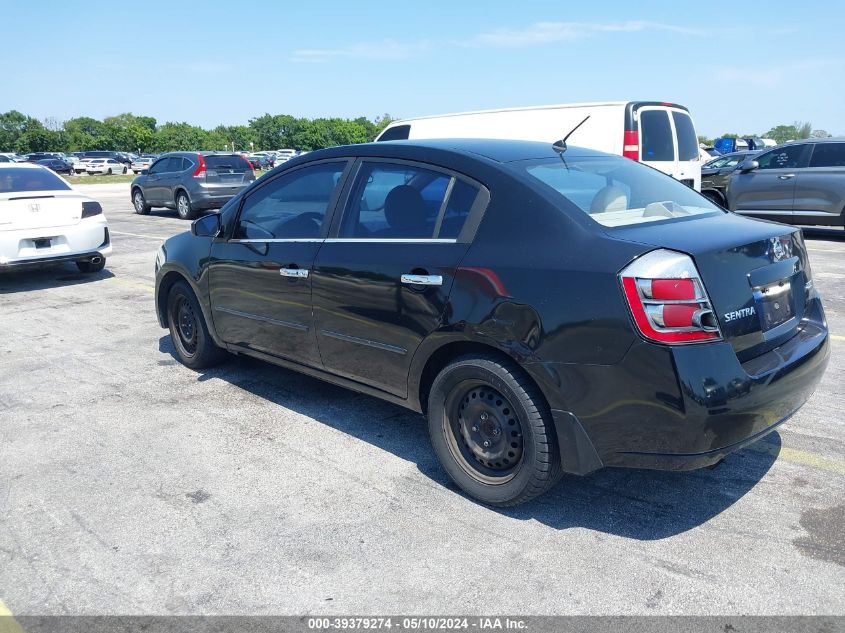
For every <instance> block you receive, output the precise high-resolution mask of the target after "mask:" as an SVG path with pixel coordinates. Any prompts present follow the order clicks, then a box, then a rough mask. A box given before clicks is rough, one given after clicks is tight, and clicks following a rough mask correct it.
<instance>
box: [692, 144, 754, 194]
mask: <svg viewBox="0 0 845 633" xmlns="http://www.w3.org/2000/svg"><path fill="white" fill-rule="evenodd" d="M759 153H760V150H747V151H743V152H732V153H730V154H724V155H722V156H717V157H716V158H714V159H713V160H708V161H707V162H706V163H704V164H703V165H702V166H701V194H702V195H703V196H704V197H706V198H707V199H708V200H710V201H712V202H715V203H716V204H718V205H719V206H720V207H725V208H727V202H726V200H727V197H726V195H725V191H726V190H727V188H728V181H729V180H730V179H731V175H732V174H733V173H734V172H735V171H736V168H737V167H739V164H740V163H741V162H742V161H744V160H745V159H746V158H752V157H754V156H756V155H757V154H759Z"/></svg>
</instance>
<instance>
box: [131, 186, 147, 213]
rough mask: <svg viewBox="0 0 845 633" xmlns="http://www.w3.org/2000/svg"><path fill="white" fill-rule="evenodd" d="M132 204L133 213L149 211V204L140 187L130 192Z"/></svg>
mask: <svg viewBox="0 0 845 633" xmlns="http://www.w3.org/2000/svg"><path fill="white" fill-rule="evenodd" d="M132 206H133V207H135V213H137V214H138V215H147V214H148V213H149V212H150V205H148V204H147V200H146V198H144V193H143V192H142V191H141V190H140V189H136V190H135V192H134V193H133V194H132Z"/></svg>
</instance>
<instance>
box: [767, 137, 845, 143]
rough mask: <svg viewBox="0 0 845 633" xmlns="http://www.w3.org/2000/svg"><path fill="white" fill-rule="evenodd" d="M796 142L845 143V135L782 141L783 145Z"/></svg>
mask: <svg viewBox="0 0 845 633" xmlns="http://www.w3.org/2000/svg"><path fill="white" fill-rule="evenodd" d="M795 143H845V136H831V137H829V138H798V139H795V140H794V141H788V142H786V143H782V145H794V144H795Z"/></svg>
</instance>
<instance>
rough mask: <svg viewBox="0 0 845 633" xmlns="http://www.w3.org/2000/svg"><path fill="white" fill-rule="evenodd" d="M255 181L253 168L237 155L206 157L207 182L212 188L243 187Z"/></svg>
mask: <svg viewBox="0 0 845 633" xmlns="http://www.w3.org/2000/svg"><path fill="white" fill-rule="evenodd" d="M253 180H255V173H254V172H253V171H252V167H250V166H249V163H247V162H246V160H244V158H243V157H241V156H238V155H236V154H231V155H228V154H212V155H209V156H206V157H205V182H206V185H209V186H211V187H215V186H220V187H241V186H243V185H245V184H248V183H250V182H252V181H253Z"/></svg>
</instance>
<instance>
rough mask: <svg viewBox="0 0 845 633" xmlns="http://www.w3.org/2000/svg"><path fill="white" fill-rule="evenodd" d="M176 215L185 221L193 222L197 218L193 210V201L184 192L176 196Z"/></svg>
mask: <svg viewBox="0 0 845 633" xmlns="http://www.w3.org/2000/svg"><path fill="white" fill-rule="evenodd" d="M176 213H178V214H179V217H180V218H182V219H183V220H193V219H194V217H195V216H196V213H195V212H194V210H193V209H192V208H191V199H190V198H189V197H188V194H187V193H185V192H184V191H180V192H179V193H178V194H176Z"/></svg>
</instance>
